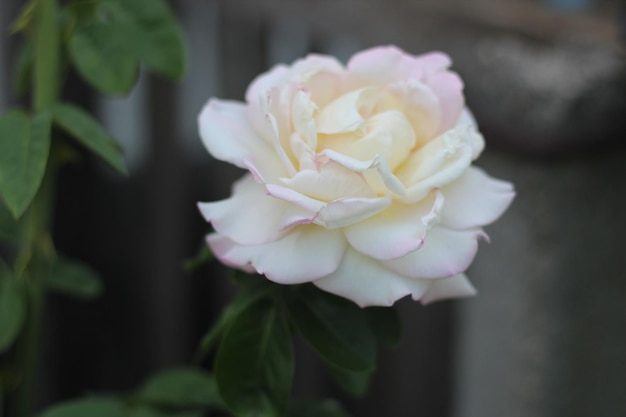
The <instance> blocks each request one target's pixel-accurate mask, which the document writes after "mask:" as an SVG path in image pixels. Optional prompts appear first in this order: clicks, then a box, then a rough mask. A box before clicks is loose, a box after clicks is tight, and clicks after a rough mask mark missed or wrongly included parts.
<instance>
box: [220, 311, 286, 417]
mask: <svg viewBox="0 0 626 417" xmlns="http://www.w3.org/2000/svg"><path fill="white" fill-rule="evenodd" d="M293 372H294V357H293V346H292V342H291V334H290V332H289V327H288V325H287V320H286V319H285V317H284V316H283V314H281V311H280V310H279V308H278V306H277V305H276V304H275V303H274V302H273V301H272V300H267V299H261V300H259V301H257V302H255V303H253V304H251V305H250V306H248V308H246V309H245V310H244V311H242V312H241V313H240V314H239V316H238V317H237V319H236V320H235V322H234V323H233V324H232V326H230V327H229V328H228V329H227V331H226V334H225V335H224V339H223V341H222V343H221V345H220V347H219V350H218V351H217V358H216V362H215V378H216V380H217V385H218V390H219V392H220V395H221V396H222V399H223V400H224V403H225V404H226V406H227V407H228V408H229V409H230V410H231V411H232V412H233V413H234V414H235V416H236V417H261V416H262V417H280V416H282V415H283V414H284V412H285V411H286V408H287V402H288V400H289V394H290V392H291V384H292V379H293Z"/></svg>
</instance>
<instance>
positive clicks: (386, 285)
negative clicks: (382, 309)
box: [313, 249, 429, 307]
mask: <svg viewBox="0 0 626 417" xmlns="http://www.w3.org/2000/svg"><path fill="white" fill-rule="evenodd" d="M313 284H315V285H316V286H318V287H319V288H321V289H323V290H324V291H328V292H330V293H333V294H337V295H340V296H342V297H345V298H348V299H350V300H352V301H354V302H355V303H357V304H358V305H360V306H361V307H367V306H374V305H378V306H390V305H392V304H393V303H394V302H395V301H396V300H398V299H400V298H402V297H404V296H406V295H408V294H411V295H412V296H413V298H414V299H419V298H420V297H421V296H422V295H423V294H424V292H425V291H426V290H427V289H428V285H429V282H428V281H420V280H412V279H410V278H406V277H403V276H402V275H400V274H397V273H395V272H393V271H390V270H388V269H386V268H385V267H383V266H382V265H381V264H380V263H379V262H377V261H376V260H374V259H372V258H369V257H367V256H364V255H361V254H359V253H358V252H356V251H353V250H350V249H348V250H347V251H346V254H345V256H344V258H343V261H342V262H341V265H340V266H339V268H338V269H337V271H335V272H334V273H332V274H330V275H329V276H327V277H325V278H322V279H318V280H316V281H313Z"/></svg>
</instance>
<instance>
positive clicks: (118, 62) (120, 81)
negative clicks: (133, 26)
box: [69, 21, 139, 94]
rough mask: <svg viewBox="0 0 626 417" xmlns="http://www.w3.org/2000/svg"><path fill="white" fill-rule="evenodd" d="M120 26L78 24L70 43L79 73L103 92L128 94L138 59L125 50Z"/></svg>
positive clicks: (137, 68) (136, 73)
mask: <svg viewBox="0 0 626 417" xmlns="http://www.w3.org/2000/svg"><path fill="white" fill-rule="evenodd" d="M126 42H128V40H127V39H125V38H124V37H123V31H122V30H120V28H119V27H118V25H115V24H110V23H100V22H97V21H93V22H91V23H89V24H84V25H78V26H77V27H76V29H75V30H74V32H73V33H72V36H71V38H70V42H69V50H70V56H71V58H72V61H73V62H74V64H75V65H76V68H77V69H78V72H79V73H80V75H81V76H82V77H83V78H84V79H85V80H87V82H89V83H90V84H91V85H92V86H94V87H95V88H96V89H97V90H98V91H100V92H102V93H104V94H126V93H128V92H129V91H130V90H131V89H132V87H133V85H134V84H135V81H136V80H137V75H138V74H139V65H138V62H137V60H136V59H135V58H133V57H132V56H131V55H130V54H128V53H127V52H126V48H125V45H124V44H125V43H126Z"/></svg>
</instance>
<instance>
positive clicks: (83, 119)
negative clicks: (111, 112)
mask: <svg viewBox="0 0 626 417" xmlns="http://www.w3.org/2000/svg"><path fill="white" fill-rule="evenodd" d="M51 111H52V115H53V117H54V122H55V123H56V124H57V125H59V127H61V128H62V129H63V130H65V131H66V132H67V133H69V134H70V135H72V136H73V137H74V139H76V140H77V141H78V142H80V143H81V144H82V145H84V146H85V147H86V148H88V149H90V150H91V151H93V152H94V153H95V154H96V155H98V156H100V157H101V158H102V159H104V160H105V161H106V162H108V163H109V164H110V165H111V166H112V167H113V168H115V169H116V170H117V171H119V172H120V173H122V174H126V167H125V166H124V161H123V159H122V152H121V150H120V147H119V145H118V144H117V143H116V142H115V140H113V138H112V137H111V136H109V135H108V134H107V133H106V132H105V131H104V130H103V129H102V127H101V126H100V124H99V123H98V122H97V121H96V120H95V119H94V118H93V117H92V116H91V115H90V114H89V113H87V112H85V111H84V110H82V109H81V108H79V107H76V106H74V105H71V104H62V103H59V104H55V105H54V106H53V107H52V108H51Z"/></svg>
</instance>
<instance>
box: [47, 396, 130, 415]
mask: <svg viewBox="0 0 626 417" xmlns="http://www.w3.org/2000/svg"><path fill="white" fill-rule="evenodd" d="M39 417H128V413H127V411H126V409H125V408H124V404H123V403H122V402H121V401H119V400H116V399H112V398H83V399H79V400H71V401H66V402H63V403H60V404H56V405H54V406H52V407H50V408H48V409H47V410H45V411H44V412H43V413H41V414H40V415H39Z"/></svg>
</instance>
